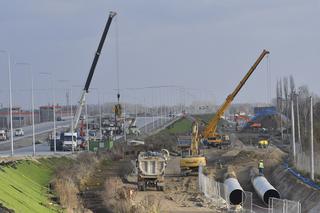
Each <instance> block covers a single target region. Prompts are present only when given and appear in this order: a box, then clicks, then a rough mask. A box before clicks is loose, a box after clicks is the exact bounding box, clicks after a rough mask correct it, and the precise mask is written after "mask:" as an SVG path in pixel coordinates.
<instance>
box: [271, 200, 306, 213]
mask: <svg viewBox="0 0 320 213" xmlns="http://www.w3.org/2000/svg"><path fill="white" fill-rule="evenodd" d="M268 213H301V203H300V202H298V201H292V200H285V199H278V198H270V199H269V212H268Z"/></svg>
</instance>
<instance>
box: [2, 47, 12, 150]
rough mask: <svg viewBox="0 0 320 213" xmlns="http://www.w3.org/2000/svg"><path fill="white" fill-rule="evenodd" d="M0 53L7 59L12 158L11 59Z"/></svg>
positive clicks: (3, 51) (8, 54)
mask: <svg viewBox="0 0 320 213" xmlns="http://www.w3.org/2000/svg"><path fill="white" fill-rule="evenodd" d="M0 52H2V53H4V54H6V55H7V57H8V73H9V96H10V98H9V105H10V106H9V108H10V134H11V135H10V136H11V137H10V141H11V156H13V126H12V91H11V90H12V88H11V86H12V85H11V58H10V53H8V52H7V51H5V50H0Z"/></svg>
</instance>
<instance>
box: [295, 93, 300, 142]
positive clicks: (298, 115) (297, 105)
mask: <svg viewBox="0 0 320 213" xmlns="http://www.w3.org/2000/svg"><path fill="white" fill-rule="evenodd" d="M296 101H297V103H296V107H297V128H298V142H299V145H300V146H301V133H300V113H299V96H298V94H296ZM300 148H301V147H300Z"/></svg>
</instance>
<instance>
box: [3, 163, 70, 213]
mask: <svg viewBox="0 0 320 213" xmlns="http://www.w3.org/2000/svg"><path fill="white" fill-rule="evenodd" d="M65 161H68V160H67V159H66V158H47V159H38V160H19V161H15V162H13V163H12V164H6V165H1V166H0V167H1V171H0V180H1V181H0V195H1V196H0V202H1V203H2V205H3V206H5V207H6V208H8V209H12V210H14V212H21V213H28V212H30V213H36V212H39V213H46V212H62V210H61V209H60V208H59V207H58V206H57V205H53V204H52V203H51V202H52V201H50V199H49V196H50V195H49V190H48V188H47V187H48V184H49V182H50V180H51V178H52V175H53V172H54V168H55V166H56V165H57V164H61V163H62V162H65Z"/></svg>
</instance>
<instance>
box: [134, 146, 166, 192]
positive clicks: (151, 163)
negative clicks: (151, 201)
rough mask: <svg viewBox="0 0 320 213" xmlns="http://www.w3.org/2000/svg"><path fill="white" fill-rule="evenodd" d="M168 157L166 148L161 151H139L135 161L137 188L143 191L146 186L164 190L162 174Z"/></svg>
mask: <svg viewBox="0 0 320 213" xmlns="http://www.w3.org/2000/svg"><path fill="white" fill-rule="evenodd" d="M168 157H169V152H168V150H165V149H163V150H161V152H151V151H147V152H140V153H139V155H138V159H137V162H136V167H137V170H138V180H137V183H138V190H139V191H145V190H146V188H147V187H156V189H157V190H158V191H163V190H164V186H165V183H164V175H165V169H166V166H167V161H168Z"/></svg>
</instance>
